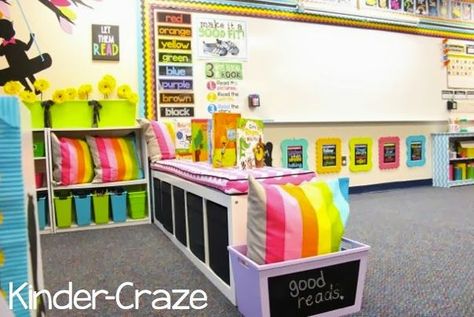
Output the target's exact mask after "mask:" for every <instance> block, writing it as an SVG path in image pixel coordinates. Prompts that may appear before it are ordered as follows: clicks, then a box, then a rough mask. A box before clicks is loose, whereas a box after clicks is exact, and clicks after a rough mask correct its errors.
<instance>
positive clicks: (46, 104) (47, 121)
mask: <svg viewBox="0 0 474 317" xmlns="http://www.w3.org/2000/svg"><path fill="white" fill-rule="evenodd" d="M52 105H54V101H52V100H46V101H41V107H43V115H44V117H43V120H44V127H45V128H51V111H50V108H51V106H52Z"/></svg>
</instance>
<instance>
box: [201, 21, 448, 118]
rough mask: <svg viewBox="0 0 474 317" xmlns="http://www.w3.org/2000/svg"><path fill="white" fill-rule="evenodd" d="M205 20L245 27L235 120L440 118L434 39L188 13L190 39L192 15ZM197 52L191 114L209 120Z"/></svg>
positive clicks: (442, 84) (440, 75) (440, 72)
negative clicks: (251, 100)
mask: <svg viewBox="0 0 474 317" xmlns="http://www.w3.org/2000/svg"><path fill="white" fill-rule="evenodd" d="M212 17H215V18H220V19H222V18H225V19H230V20H239V21H245V22H246V26H247V38H248V43H247V49H248V54H247V55H248V58H247V59H246V60H245V61H237V62H242V64H243V80H242V81H241V82H240V83H239V93H240V96H239V103H240V106H241V108H240V112H241V113H242V114H243V116H247V117H256V118H261V119H264V120H268V121H275V122H333V121H336V122H338V121H339V122H341V121H342V122H344V121H347V122H351V121H437V120H445V119H447V118H448V112H447V110H446V105H445V101H443V100H442V99H441V90H442V89H446V70H445V69H444V67H443V64H442V60H441V56H442V47H441V45H442V44H441V39H439V38H430V37H423V36H415V35H407V34H401V33H392V32H383V31H375V30H365V29H356V28H347V27H337V26H327V25H319V24H311V23H300V22H288V21H281V20H270V19H257V18H248V17H240V16H224V15H212V14H202V13H193V23H194V30H193V32H194V34H197V32H196V28H197V25H196V23H197V21H198V20H199V19H200V18H212ZM194 47H196V45H194ZM197 55H198V54H197V53H196V52H194V51H193V56H195V58H194V63H193V65H194V93H195V99H196V104H195V116H196V117H209V116H210V114H209V113H208V111H207V106H208V104H209V101H208V100H207V99H206V95H207V93H208V91H207V90H206V89H205V88H206V82H207V80H206V78H205V63H206V62H208V60H198V59H197ZM212 61H213V62H228V61H229V60H228V59H226V60H219V59H218V58H214V59H213V60H212ZM251 93H257V94H259V95H260V97H261V106H260V107H259V108H254V109H250V108H249V107H248V102H247V96H248V94H251Z"/></svg>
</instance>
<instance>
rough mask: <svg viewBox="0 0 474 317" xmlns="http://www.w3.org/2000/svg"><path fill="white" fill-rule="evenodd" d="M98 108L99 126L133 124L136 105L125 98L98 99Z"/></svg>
mask: <svg viewBox="0 0 474 317" xmlns="http://www.w3.org/2000/svg"><path fill="white" fill-rule="evenodd" d="M99 103H100V104H101V106H102V109H100V112H99V114H100V121H99V124H98V126H99V128H106V127H131V126H135V125H136V124H137V123H136V117H137V105H136V104H133V103H131V102H129V101H128V100H125V99H115V100H99Z"/></svg>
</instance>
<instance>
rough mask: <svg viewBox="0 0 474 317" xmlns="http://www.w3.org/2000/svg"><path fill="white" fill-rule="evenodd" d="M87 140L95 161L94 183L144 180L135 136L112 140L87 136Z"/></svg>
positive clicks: (111, 138)
mask: <svg viewBox="0 0 474 317" xmlns="http://www.w3.org/2000/svg"><path fill="white" fill-rule="evenodd" d="M86 138H87V143H88V144H89V147H90V149H91V153H92V158H93V159H94V166H95V177H94V180H93V182H95V183H106V182H118V181H127V180H133V179H140V178H143V171H142V168H141V164H140V158H139V156H138V151H137V147H136V145H135V137H134V136H133V135H130V136H126V137H110V138H107V137H91V136H87V137H86Z"/></svg>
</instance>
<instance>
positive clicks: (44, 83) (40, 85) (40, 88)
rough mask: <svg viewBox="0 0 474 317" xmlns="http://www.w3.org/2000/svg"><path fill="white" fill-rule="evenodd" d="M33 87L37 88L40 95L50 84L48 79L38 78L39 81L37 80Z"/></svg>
mask: <svg viewBox="0 0 474 317" xmlns="http://www.w3.org/2000/svg"><path fill="white" fill-rule="evenodd" d="M33 86H35V89H36V90H38V91H39V92H40V93H43V92H45V91H46V90H47V89H48V88H49V82H48V81H47V80H46V79H40V78H38V79H37V80H35V83H34V84H33Z"/></svg>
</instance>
